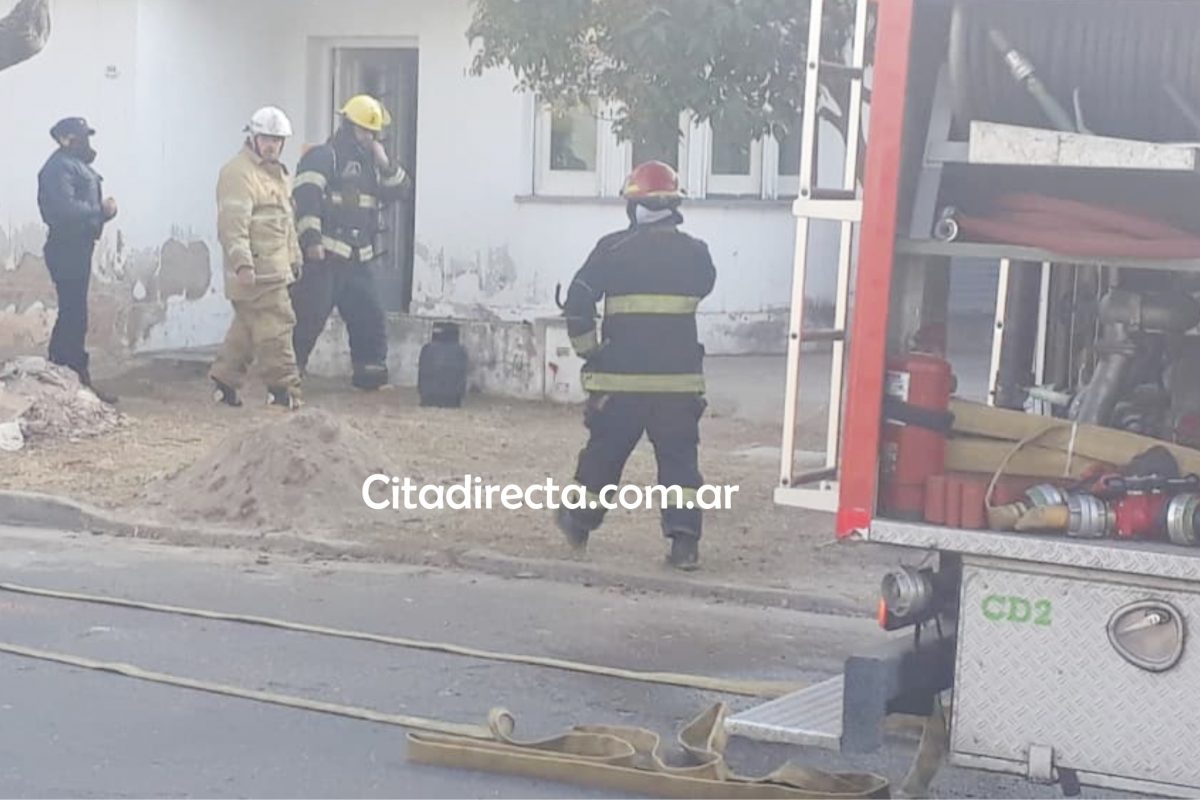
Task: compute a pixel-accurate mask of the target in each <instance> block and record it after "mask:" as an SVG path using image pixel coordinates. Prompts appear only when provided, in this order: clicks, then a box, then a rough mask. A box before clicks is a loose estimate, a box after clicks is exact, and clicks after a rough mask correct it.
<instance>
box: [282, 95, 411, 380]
mask: <svg viewBox="0 0 1200 800" xmlns="http://www.w3.org/2000/svg"><path fill="white" fill-rule="evenodd" d="M341 114H342V122H341V125H340V126H339V128H338V130H337V132H336V133H335V134H334V135H333V136H332V137H331V138H330V139H329V141H328V142H326V143H325V144H323V145H320V146H318V147H314V148H313V149H311V150H309V151H308V152H307V153H306V154H305V155H304V157H303V158H302V159H301V160H300V163H299V165H298V166H297V168H296V173H297V174H296V182H295V189H294V191H293V197H294V199H295V205H296V228H297V230H298V231H299V234H300V246H301V248H302V249H303V251H304V271H303V273H302V275H301V277H300V280H299V281H297V282H296V284H295V285H294V286H293V287H292V303H293V306H294V307H295V311H296V330H295V337H294V342H295V351H296V360H297V362H298V363H299V365H300V368H301V370H303V369H304V368H305V367H306V365H307V363H308V358H309V356H310V355H311V353H312V350H313V348H314V347H315V346H316V343H317V340H318V339H319V338H320V337H321V334H322V332H323V331H324V330H325V325H326V323H327V322H328V320H329V315H330V313H331V312H332V311H333V309H334V308H336V309H337V310H338V315H339V316H340V317H341V318H342V321H343V322H344V323H345V325H346V329H347V333H348V334H349V338H350V358H351V361H352V364H353V384H354V386H356V387H358V388H359V389H363V390H373V389H378V388H380V387H382V386H384V385H385V384H386V383H387V382H388V368H387V356H388V345H387V330H386V322H385V317H384V313H383V308H382V306H381V305H380V303H379V297H378V293H377V291H376V289H375V281H374V277H373V276H372V274H371V271H370V265H371V262H372V261H374V260H375V258H376V257H377V253H378V247H379V242H378V241H377V240H378V237H379V233H380V229H381V225H380V211H381V210H382V209H383V208H384V207H385V206H386V205H387V204H388V203H391V202H395V201H397V200H401V199H407V198H409V197H410V196H411V192H412V181H411V180H410V179H409V176H408V174H407V173H406V172H405V170H404V169H403V167H401V166H400V165H399V164H398V163H395V162H394V161H393V160H392V159H390V158H389V157H388V154H387V151H386V150H385V148H384V146H383V143H382V142H381V141H380V138H381V134H382V133H383V131H384V129H385V128H387V126H388V125H389V124H390V123H391V116H390V115H389V114H388V111H387V109H386V108H384V106H383V104H382V103H381V102H379V101H378V100H377V99H375V98H374V97H370V96H369V95H356V96H355V97H352V98H350V100H349V101H347V103H346V104H345V106H344V107H343V108H342V112H341Z"/></svg>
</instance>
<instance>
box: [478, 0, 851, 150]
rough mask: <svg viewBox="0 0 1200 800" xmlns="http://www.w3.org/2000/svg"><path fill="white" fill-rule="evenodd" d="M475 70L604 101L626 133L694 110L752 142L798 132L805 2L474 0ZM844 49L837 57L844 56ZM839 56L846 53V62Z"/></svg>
mask: <svg viewBox="0 0 1200 800" xmlns="http://www.w3.org/2000/svg"><path fill="white" fill-rule="evenodd" d="M472 4H473V19H472V23H471V26H470V28H469V29H468V31H467V38H468V40H469V41H471V42H472V43H475V44H477V45H478V49H477V51H476V55H475V58H474V61H473V64H472V71H473V73H474V74H476V75H479V74H482V73H483V72H484V71H486V70H489V69H495V68H507V69H509V70H511V71H512V72H513V74H514V76H515V78H516V80H517V88H518V89H520V90H528V91H533V92H536V93H537V94H538V95H540V96H541V97H542V98H543V99H544V100H545V101H546V102H548V103H550V104H551V105H553V106H555V107H559V108H563V107H568V106H573V105H576V104H578V103H579V102H580V100H581V99H582V98H585V97H589V96H591V97H596V98H598V99H599V100H600V101H602V102H605V103H611V104H613V105H614V106H615V107H616V108H617V112H616V113H617V116H616V118H615V120H614V127H615V132H616V135H617V136H618V138H620V139H623V140H624V139H633V140H635V141H661V140H662V138H663V136H664V126H665V127H666V128H667V129H668V130H669V129H671V128H674V131H675V134H676V135H678V133H679V131H678V123H677V121H678V119H679V116H680V114H681V113H682V112H684V111H689V112H691V113H692V114H694V115H695V116H696V117H697V118H698V119H699V120H700V121H705V120H709V119H712V118H713V117H714V116H719V117H720V118H721V119H722V120H723V121H724V124H726V125H735V126H737V127H738V128H741V129H744V130H745V132H746V133H747V134H749V135H751V136H753V137H755V138H758V137H760V136H762V135H764V134H766V133H769V132H771V131H772V130H773V129H774V130H779V129H780V128H783V129H791V128H793V127H794V125H795V120H796V118H797V115H798V113H799V109H800V107H801V104H802V103H803V97H802V95H803V87H804V67H805V57H806V53H805V51H806V49H807V38H808V3H807V2H804V0H472ZM826 5H827V12H826V21H825V24H826V36H825V37H824V39H825V42H824V43H823V45H822V48H823V50H825V51H826V52H827V53H830V54H836V53H839V52H840V50H841V48H842V46H843V45H844V43H845V41H846V38H847V36H848V35H849V32H850V25H851V23H852V14H853V9H852V7H851V5H850V0H829V1H828V2H827V4H826ZM835 57H836V56H835ZM839 60H840V59H839Z"/></svg>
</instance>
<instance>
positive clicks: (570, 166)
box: [535, 103, 606, 196]
mask: <svg viewBox="0 0 1200 800" xmlns="http://www.w3.org/2000/svg"><path fill="white" fill-rule="evenodd" d="M537 123H538V124H537V131H536V133H535V140H536V159H537V162H536V163H537V182H536V184H535V189H536V193H537V194H546V195H583V196H598V195H600V193H601V187H602V183H601V173H602V158H601V156H602V151H603V148H604V141H605V135H604V134H605V133H606V131H605V130H604V127H603V125H602V124H601V120H600V117H599V114H598V113H597V111H596V105H595V104H594V103H592V104H589V105H584V106H579V107H577V108H573V109H569V110H557V109H551V108H549V107H547V106H543V107H542V108H541V109H540V110H539V113H538V119H537Z"/></svg>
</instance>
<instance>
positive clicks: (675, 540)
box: [558, 161, 716, 570]
mask: <svg viewBox="0 0 1200 800" xmlns="http://www.w3.org/2000/svg"><path fill="white" fill-rule="evenodd" d="M622 194H623V196H624V197H625V200H626V212H627V214H628V217H629V223H630V225H629V227H628V228H627V229H625V230H622V231H618V232H616V233H612V234H609V235H608V236H605V237H604V238H602V239H601V240H600V242H599V243H598V244H597V245H596V247H595V249H593V250H592V253H591V255H590V256H589V257H588V259H587V261H586V263H584V265H583V267H582V269H580V270H579V272H578V273H577V274H576V275H575V279H574V281H572V283H571V287H570V289H569V290H568V292H567V299H566V302H565V303H564V313H565V315H566V318H567V330H568V332H569V334H570V336H571V343H572V345H573V347H574V349H575V351H576V353H577V354H578V355H579V356H580V357H581V358H583V359H584V360H585V366H584V369H583V375H582V382H583V388H584V389H585V390H586V391H587V393H588V401H587V405H586V409H585V412H584V423H585V425H586V426H587V428H588V430H589V433H590V435H589V438H588V442H587V445H586V446H585V448H584V449H583V452H582V453H580V455H579V462H578V467H577V469H576V473H575V480H576V482H577V483H578V484H581V485H583V486H585V487H586V488H587V494H588V499H589V505H590V504H592V503H594V504H595V505H594V506H591V507H589V508H586V509H565V508H564V509H560V511H559V512H558V524H559V527H560V529H561V530H562V531H563V533H564V534H565V535H566V537H567V540H568V542H569V543H570V544H571V545H572V546H573V547H575V548H576V549H583V548H585V547H586V546H587V542H588V537H589V535H590V534H591V532H592V531H593V530H595V529H596V528H598V527H600V524H601V523H602V521H603V520H604V517H605V508H604V506H603V503H602V501H603V500H604V497H603V492H604V490H605V489H606V488H607V487H611V486H615V485H617V484H618V482H619V481H620V479H621V474H622V472H623V471H624V468H625V463H626V461H627V460H628V459H629V456H630V454H632V452H633V450H634V448H635V447H637V444H638V442H639V441H640V440H641V438H642V435H643V434H646V435H648V437H649V439H650V441H651V443H652V444H653V445H654V452H655V457H656V459H657V461H658V478H659V483H660V484H662V486H664V487H667V488H668V489H670V490H671V491H669V492H668V493H667V499H668V500H669V501H673V505H669V507H667V508H665V509H664V510H663V512H662V532H663V534H664V535H665V536H666V537H667V538H668V539H669V540H670V542H671V545H670V550H669V554H668V556H667V560H668V562H669V563H670V564H671V565H672V566H674V567H676V568H678V569H683V570H691V569H694V568H696V567H697V566H698V563H699V543H700V536H701V528H702V525H701V523H702V518H701V511H700V509H699V508H698V507H697V505H696V501H697V490H699V489H700V487H701V485H702V480H703V478H702V476H701V474H700V468H699V458H698V449H699V441H700V434H699V426H700V419H701V417H702V416H703V414H704V410H705V408H706V406H707V404H706V403H705V400H704V394H705V381H704V367H703V364H704V347H703V346H702V345H701V344H700V342H699V338H698V335H697V330H696V310H697V307H698V306H699V305H700V302H701V301H702V300H703V299H704V298H705V297H707V296H708V295H709V294H710V293H711V292H712V290H713V286H714V284H715V282H716V269H715V267H714V266H713V262H712V258H711V256H710V255H709V251H708V247H707V245H705V244H704V242H702V241H700V240H699V239H696V238H694V237H692V236H689V235H688V234H686V233H684V232H683V231H681V230H679V226H680V225H681V224H683V216H682V215H681V214H680V213H679V205H680V203H681V201H682V199H683V192H682V191H681V189H680V185H679V176H678V175H677V173H676V172H675V170H674V169H672V168H671V167H670V166H669V165H667V164H664V163H662V162H659V161H650V162H647V163H645V164H641V165H639V166H638V167H637V168H636V169H634V170H633V172H632V173H631V174H630V176H629V178H628V180H627V182H626V184H625V188H624V191H623V192H622ZM601 300H603V301H604V323H603V326H602V328H599V329H598V328H597V325H596V310H597V308H596V306H597V303H599V302H600V301H601ZM676 487H677V488H676ZM609 499H610V500H611V497H610V498H609Z"/></svg>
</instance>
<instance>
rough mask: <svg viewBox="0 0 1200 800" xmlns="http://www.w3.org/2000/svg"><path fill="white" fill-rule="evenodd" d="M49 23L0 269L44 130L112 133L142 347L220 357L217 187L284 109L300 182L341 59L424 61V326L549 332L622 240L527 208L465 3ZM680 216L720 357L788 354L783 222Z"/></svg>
mask: <svg viewBox="0 0 1200 800" xmlns="http://www.w3.org/2000/svg"><path fill="white" fill-rule="evenodd" d="M54 13H55V19H54V25H55V27H54V33H53V36H52V39H51V42H50V44H49V46H48V47H47V49H46V50H45V51H44V52H43V53H42V54H41V55H39V56H38V57H37V58H35V59H34V60H32V61H30V62H28V63H27V64H25V65H22V66H20V67H18V68H15V69H13V70H10V71H7V72H4V73H0V91H2V92H4V93H6V96H8V97H10V98H11V100H10V105H9V107H10V108H33V109H36V113H35V114H33V115H32V118H31V119H30V120H29V124H20V125H16V126H10V127H9V128H8V129H7V130H6V150H7V152H8V153H9V157H7V158H5V159H3V160H0V231H3V233H0V236H4V237H6V238H4V239H0V259H5V262H4V263H5V264H6V266H7V267H8V268H9V269H11V268H12V265H13V264H14V263H15V262H17V261H19V258H20V254H21V253H22V252H29V251H31V250H33V249H34V247H33V244H32V240H33V239H38V236H39V235H40V233H38V232H36V231H37V228H38V225H37V214H36V206H35V202H34V200H35V198H34V189H35V173H36V168H37V166H38V165H40V162H41V160H42V159H44V158H45V156H46V154H47V153H48V151H49V148H50V147H51V143H50V141H49V138H48V136H47V134H46V129H48V127H49V125H50V124H51V123H52V122H53V120H54V119H57V117H59V116H63V115H65V114H68V113H80V114H85V115H87V116H88V117H89V118H90V119H92V120H93V121H94V123H95V126H96V127H97V128H98V129H99V130H100V136H99V137H98V138H97V145H98V149H100V151H101V157H100V160H99V162H98V164H97V166H98V168H99V169H100V170H101V171H102V172H103V173H104V174H105V176H106V178H107V179H108V188H109V189H110V190H111V192H112V193H113V194H115V195H116V196H117V197H118V200H119V201H120V202H121V209H122V213H121V216H120V218H119V219H118V220H117V222H116V223H115V224H114V225H113V226H112V229H111V230H110V234H109V236H108V238H107V240H106V243H105V247H106V249H107V250H108V251H111V252H112V253H113V254H114V255H113V257H112V258H111V259H110V261H111V262H112V264H113V265H114V266H113V270H114V271H115V273H116V275H117V277H116V278H114V280H118V281H124V283H123V284H122V285H121V286H120V287H119V288H120V291H118V292H117V296H119V297H125V298H126V300H127V301H128V302H134V301H137V302H136V303H135V305H137V306H138V307H137V308H134V309H133V310H132V311H130V310H128V309H127V310H126V312H125V313H126V315H127V317H128V319H123V320H122V321H121V325H122V330H121V335H123V336H125V338H126V339H127V340H128V341H127V343H128V344H129V345H130V346H132V347H134V348H138V349H143V350H145V349H161V348H178V347H186V346H197V345H206V344H215V343H217V342H219V341H220V339H221V337H222V336H223V334H224V331H225V326H226V324H227V322H228V318H229V316H228V308H227V303H226V302H225V301H224V297H223V288H222V280H221V273H220V255H219V248H218V246H217V244H216V241H215V230H214V228H215V209H214V200H213V187H214V184H215V180H216V175H217V171H218V170H219V169H220V166H221V165H222V164H223V163H224V161H225V160H226V159H228V158H229V157H231V156H232V155H233V154H234V153H235V152H236V150H237V148H238V146H239V145H240V142H241V133H240V131H241V127H242V125H243V124H244V120H245V119H246V117H247V115H248V114H249V113H250V112H251V111H252V110H253V109H254V108H256V107H257V106H259V105H263V104H266V103H274V104H278V105H281V106H282V107H284V108H285V109H286V110H287V111H288V112H289V114H290V115H291V116H292V117H293V120H294V121H295V122H296V124H297V127H298V128H299V129H300V131H301V132H302V133H303V136H302V137H298V141H296V142H295V143H293V145H292V147H291V148H290V149H289V151H288V153H287V155H286V156H285V158H286V159H287V160H288V161H289V163H290V164H294V163H295V161H296V159H297V158H298V156H299V149H300V146H301V145H302V143H303V142H305V141H306V142H309V143H315V142H318V141H321V140H323V139H324V138H325V135H326V134H327V131H328V124H329V122H328V116H329V110H328V108H327V104H328V97H327V91H328V89H327V87H328V86H329V83H330V78H329V75H328V73H327V69H328V66H327V63H326V60H325V58H324V57H323V54H324V53H325V52H326V51H327V49H328V47H329V46H331V45H332V44H334V43H336V44H339V45H344V44H358V45H368V46H369V45H376V44H378V45H389V46H416V47H418V48H419V50H420V88H419V91H420V95H419V104H420V105H419V122H418V161H417V164H416V165H415V167H416V168H415V170H414V171H415V173H416V175H417V178H418V199H417V208H416V240H417V241H416V262H415V267H414V271H415V274H414V303H413V312H414V313H415V314H419V315H447V316H460V317H475V318H483V319H493V320H512V321H521V320H526V321H528V320H533V319H536V318H538V317H546V316H556V315H557V313H558V312H557V309H556V308H555V307H554V305H553V295H554V287H555V284H557V283H564V284H565V283H567V282H569V281H570V279H571V276H572V274H573V273H574V271H575V270H576V269H578V267H579V266H580V265H581V264H582V262H583V259H584V258H585V257H586V256H587V253H588V252H589V250H590V248H591V246H592V244H593V243H594V242H595V240H596V239H597V238H599V237H600V236H601V235H603V234H604V233H607V232H609V231H611V230H613V229H615V228H619V227H623V226H624V224H625V219H624V210H623V208H622V206H621V205H620V204H619V203H614V202H612V201H611V200H610V201H601V200H595V201H570V202H562V201H554V200H551V199H545V198H541V199H539V198H532V199H531V198H529V195H530V194H531V189H532V177H531V176H532V170H533V163H532V162H533V154H532V144H531V139H532V119H531V117H532V108H531V105H530V103H529V101H528V100H527V99H526V98H523V97H521V96H519V95H517V94H516V93H514V91H513V84H512V77H511V75H510V74H509V73H506V72H503V71H495V72H490V73H488V74H486V75H484V76H482V77H472V76H470V75H469V74H468V69H469V65H470V56H471V52H470V49H469V46H468V42H467V40H466V37H465V31H466V29H467V25H468V22H469V15H470V12H469V6H468V3H467V0H444V2H437V3H431V2H425V1H424V0H342V2H338V3H332V2H328V1H327V0H57V2H56V3H55V8H54ZM110 65H111V66H113V67H114V68H115V71H109V70H108V67H109V66H110ZM10 137H11V138H10ZM823 151H824V153H825V155H826V156H827V157H829V158H836V153H834V152H833V149H832V148H823ZM518 197H520V198H521V199H520V200H518ZM685 214H686V216H687V219H688V222H687V226H686V229H687V230H688V231H690V232H691V233H693V234H694V235H696V236H699V237H701V238H703V239H705V240H706V241H707V242H708V243H709V245H710V248H711V250H712V254H713V257H714V260H715V262H716V264H717V268H718V271H719V279H718V284H717V289H716V291H715V293H714V295H713V296H712V297H711V298H710V299H709V301H708V302H706V303H705V305H704V306H703V307H702V311H703V312H704V314H705V318H704V320H703V328H704V331H705V337H706V339H707V340H708V341H707V343H708V345H709V351H710V352H713V353H720V352H746V351H758V352H761V351H763V350H771V349H774V350H780V349H782V348H783V347H784V345H785V340H784V337H783V335H782V331H783V328H782V325H781V320H782V319H784V318H785V317H786V309H787V305H788V303H789V299H790V293H791V285H790V276H791V265H792V243H793V240H794V228H795V223H794V220H793V218H792V216H791V213H790V207H789V206H788V204H786V203H758V202H750V203H747V202H744V201H743V202H732V203H725V204H722V203H719V202H715V201H713V202H709V201H699V202H698V203H696V204H694V205H692V206H690V207H689V208H687V209H686V211H685ZM31 231H34V232H31ZM831 233H832V231H829V230H826V231H822V232H821V233H820V234H819V235H818V240H817V243H816V245H815V246H814V251H813V254H814V259H813V264H814V270H813V275H812V277H811V278H810V287H811V288H810V295H811V296H813V297H815V298H817V299H829V298H831V297H832V288H833V287H832V283H833V269H832V261H833V256H834V253H835V252H836V250H835V248H834V247H833V244H832V240H831V238H830V236H829V234H831ZM18 239H19V241H17V240H18ZM36 244H37V249H39V250H40V239H39V240H38V241H37V242H36ZM202 266H203V269H204V270H205V271H206V272H205V274H204V277H203V280H201V278H200V271H201V267H202ZM122 293H124V294H122ZM138 304H140V305H138ZM0 310H2V305H0ZM772 321H773V322H772Z"/></svg>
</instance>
